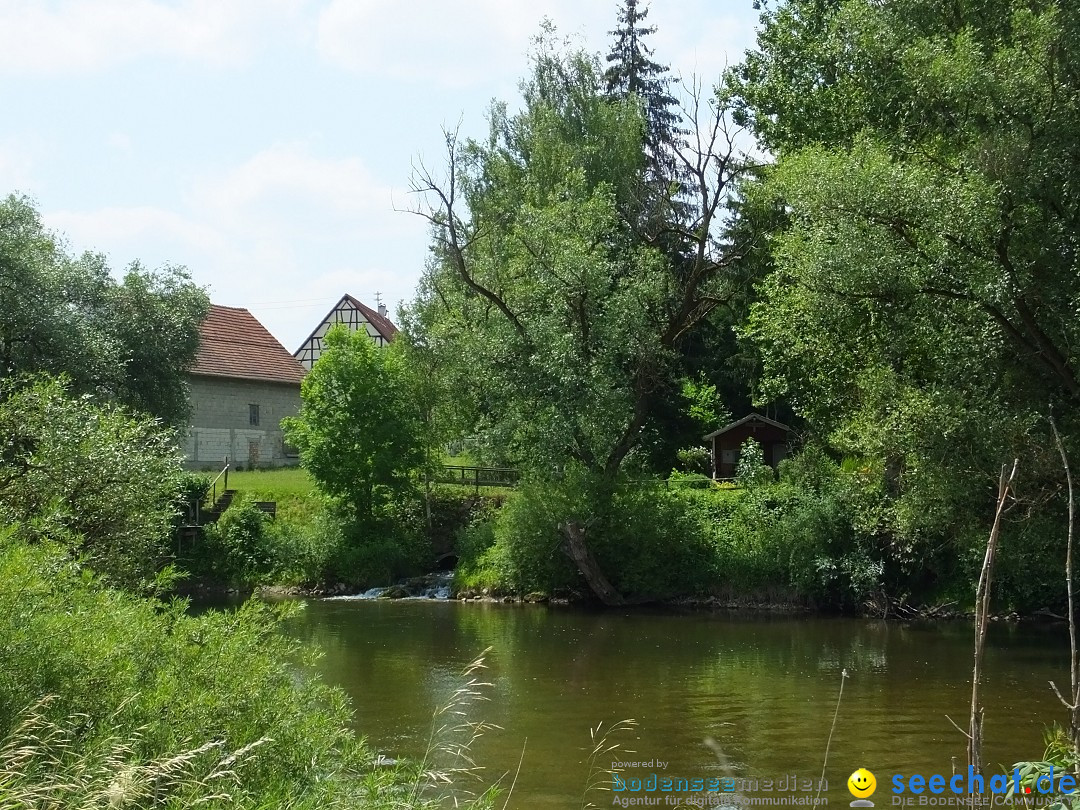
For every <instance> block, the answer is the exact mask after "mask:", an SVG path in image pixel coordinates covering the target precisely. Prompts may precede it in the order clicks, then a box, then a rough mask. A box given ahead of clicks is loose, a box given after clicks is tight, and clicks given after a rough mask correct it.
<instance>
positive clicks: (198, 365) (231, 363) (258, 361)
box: [191, 304, 307, 384]
mask: <svg viewBox="0 0 1080 810" xmlns="http://www.w3.org/2000/svg"><path fill="white" fill-rule="evenodd" d="M199 338H200V340H199V354H198V356H197V357H196V358H195V365H193V366H192V367H191V373H192V374H198V375H202V376H206V377H236V378H238V379H242V380H266V381H269V382H282V383H295V384H299V383H300V381H301V380H302V379H303V378H304V374H306V373H307V372H306V371H305V370H304V367H303V366H302V365H300V363H298V362H297V361H296V358H294V357H293V356H292V355H291V354H289V352H288V351H286V349H285V347H284V346H282V345H281V344H280V343H278V341H277V339H276V338H274V336H273V335H271V334H270V333H269V332H267V331H266V327H265V326H263V325H262V324H261V323H259V322H258V321H257V320H255V316H254V315H252V314H251V313H250V312H248V311H247V310H246V309H239V308H237V307H223V306H218V305H217V304H211V305H210V314H209V315H207V316H206V320H205V321H203V322H202V326H200V327H199Z"/></svg>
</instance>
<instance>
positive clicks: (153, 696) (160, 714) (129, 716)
mask: <svg viewBox="0 0 1080 810" xmlns="http://www.w3.org/2000/svg"><path fill="white" fill-rule="evenodd" d="M13 534H14V532H13V531H12V530H11V529H8V530H6V532H5V533H4V535H3V536H2V537H0V649H2V650H3V651H4V667H3V672H2V674H0V737H4V736H7V735H8V734H10V733H11V732H12V731H13V730H14V728H15V725H16V724H17V723H18V722H19V720H20V719H21V718H22V717H23V716H24V713H25V712H26V710H27V709H28V708H29V707H34V706H38V707H39V708H38V711H39V712H41V713H43V715H44V717H45V718H47V719H48V720H49V721H50V722H53V723H57V724H64V723H67V722H68V718H70V717H71V716H72V715H73V714H74V713H76V712H78V713H80V714H81V715H82V717H83V719H82V721H81V726H80V728H79V732H78V735H77V736H76V737H75V738H74V739H73V740H72V741H71V744H72V745H73V746H76V750H75V751H71V752H70V753H72V754H89V753H91V752H92V750H93V749H94V748H95V746H97V745H99V744H102V743H103V742H107V741H109V740H113V739H118V740H121V741H124V743H125V744H127V745H130V746H132V748H133V755H134V756H135V757H136V758H138V760H142V761H146V760H151V759H156V758H160V757H163V756H168V755H170V754H175V753H177V752H180V751H183V750H186V749H190V748H191V747H193V746H196V745H199V744H200V743H203V742H213V741H222V742H223V743H224V744H225V745H226V746H227V747H228V750H236V749H239V748H242V747H244V746H247V745H250V744H254V743H256V742H257V741H259V740H263V739H266V738H268V739H270V740H272V742H266V743H264V744H263V745H262V746H261V748H260V750H259V751H258V753H257V755H255V754H254V753H253V755H252V756H251V758H250V759H245V760H243V761H241V762H238V763H237V765H236V770H237V775H238V777H240V779H241V781H242V783H243V785H244V787H243V790H242V791H241V792H242V793H243V794H245V795H247V796H249V797H255V796H260V795H261V796H262V797H263V798H264V799H268V800H270V799H272V800H273V801H272V803H273V804H274V806H281V805H282V804H285V803H286V800H287V799H290V798H301V797H304V796H314V795H318V794H319V793H320V792H321V788H320V787H319V786H318V783H319V782H320V781H322V780H326V781H327V782H328V783H333V782H335V781H339V780H341V779H343V778H344V777H345V775H346V773H347V772H348V771H350V770H351V769H353V768H359V767H361V766H362V765H363V764H364V763H365V762H370V756H369V755H368V754H367V753H366V752H364V751H363V750H362V749H361V748H360V747H359V746H358V744H357V742H356V741H355V739H353V737H352V735H351V734H350V733H349V732H348V731H347V730H346V726H347V723H348V719H349V715H348V711H347V708H346V702H345V699H344V696H343V695H342V694H341V692H339V691H338V690H336V689H330V688H328V687H326V686H325V685H323V684H322V683H320V682H319V681H317V680H314V679H312V678H310V677H308V676H306V675H300V674H299V673H300V672H302V670H300V669H298V668H297V666H296V665H297V664H298V663H300V661H301V660H302V657H301V655H300V653H301V650H300V648H299V647H298V646H297V645H296V644H295V643H293V642H290V641H287V640H286V639H285V638H284V636H282V635H281V634H279V633H278V632H277V630H276V626H277V619H278V615H279V613H278V612H276V611H275V610H272V609H271V608H269V607H267V606H266V605H264V604H260V603H258V602H249V603H248V604H246V605H244V606H243V607H242V608H240V609H239V610H237V611H235V612H233V613H229V614H224V613H217V612H208V613H204V614H202V615H200V616H195V617H193V616H189V615H187V614H186V612H185V607H186V605H185V603H183V602H178V603H173V604H165V603H161V602H155V601H153V600H144V599H140V598H137V597H134V596H130V595H125V594H123V593H121V592H118V591H115V590H111V589H109V588H107V587H105V586H104V585H103V584H102V583H101V582H100V581H99V580H98V579H97V578H95V577H94V576H92V575H90V574H89V573H88V572H86V571H85V570H82V571H80V570H79V569H78V568H77V567H76V566H75V565H74V564H72V563H70V562H69V561H68V560H67V558H66V556H65V555H64V554H63V553H62V551H60V550H59V549H58V548H56V547H54V546H52V545H50V544H43V545H42V546H40V547H38V548H32V547H28V546H26V545H23V544H21V543H17V542H13V539H12V536H13ZM45 696H51V699H50V701H49V702H48V703H46V704H44V705H42V704H41V703H40V702H41V700H42V698H43V697H45ZM279 800H280V802H281V804H279V803H278V801H279ZM229 806H233V805H231V804H230V805H229ZM236 806H247V803H246V802H245V803H242V804H241V803H238V804H237V805H236Z"/></svg>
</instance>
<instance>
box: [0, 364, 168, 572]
mask: <svg viewBox="0 0 1080 810" xmlns="http://www.w3.org/2000/svg"><path fill="white" fill-rule="evenodd" d="M0 441H2V444H0V523H3V524H14V525H15V526H16V527H17V528H16V530H15V531H16V534H17V536H18V537H19V538H21V539H22V540H23V541H25V542H38V541H39V540H42V539H51V540H55V541H63V542H65V543H66V544H67V545H68V546H69V547H70V548H71V549H72V551H73V553H75V554H78V555H80V556H82V557H83V558H84V560H85V562H86V564H87V565H89V566H90V567H92V568H93V569H94V570H96V571H97V572H98V573H100V574H105V575H107V576H108V577H109V578H110V579H111V580H112V581H113V582H114V583H115V584H118V585H123V586H126V587H144V586H146V585H148V584H149V583H150V582H151V581H152V580H153V579H154V576H155V574H156V573H157V571H158V569H159V568H160V567H161V565H162V563H163V561H164V559H165V557H166V555H167V554H168V553H169V545H168V544H169V539H170V537H171V536H172V531H173V526H174V518H175V517H176V515H177V514H178V512H179V508H180V503H179V501H178V498H177V489H178V487H179V486H180V478H181V476H180V460H179V457H178V455H177V453H176V449H175V443H174V437H173V436H172V435H171V434H170V433H167V432H163V431H162V430H161V427H160V425H159V424H157V423H156V422H155V421H153V420H151V419H149V418H146V417H133V416H131V415H129V414H128V413H127V412H125V411H124V410H123V409H121V408H119V407H117V406H114V405H99V404H97V403H96V402H95V401H94V400H93V398H91V397H89V396H81V397H78V396H74V395H73V394H72V393H71V391H70V390H68V388H66V387H65V385H64V384H63V383H61V382H58V381H56V380H50V379H47V378H39V379H37V380H35V381H33V382H32V383H31V382H27V381H25V380H22V381H18V382H16V381H13V380H8V381H5V382H2V383H0Z"/></svg>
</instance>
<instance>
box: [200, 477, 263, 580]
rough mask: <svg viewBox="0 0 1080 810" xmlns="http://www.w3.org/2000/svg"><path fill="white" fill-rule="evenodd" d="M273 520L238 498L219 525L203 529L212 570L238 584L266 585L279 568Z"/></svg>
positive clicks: (247, 501)
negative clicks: (267, 580) (271, 527)
mask: <svg viewBox="0 0 1080 810" xmlns="http://www.w3.org/2000/svg"><path fill="white" fill-rule="evenodd" d="M269 523H270V518H269V517H268V516H267V515H266V514H265V513H264V512H262V511H261V510H260V509H258V508H256V506H255V504H254V503H252V502H251V501H249V500H247V499H246V498H237V499H236V500H234V501H233V502H232V503H231V504H230V505H229V508H228V509H226V510H225V511H224V512H223V513H222V515H221V517H220V518H218V520H217V522H216V523H210V524H207V525H206V526H204V527H203V536H204V546H203V552H204V554H205V555H206V557H207V559H208V562H209V568H210V570H211V571H212V572H213V573H214V574H215V575H216V576H217V577H218V578H220V579H222V580H224V581H227V582H232V583H235V584H255V583H259V582H262V581H264V580H265V579H266V578H267V577H268V576H269V575H270V574H272V573H273V572H274V571H275V569H276V568H277V564H278V562H279V561H278V560H277V554H276V551H277V549H276V548H275V543H274V542H273V539H272V536H271V529H270V527H269Z"/></svg>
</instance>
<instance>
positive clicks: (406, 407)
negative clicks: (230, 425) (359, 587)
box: [282, 326, 425, 584]
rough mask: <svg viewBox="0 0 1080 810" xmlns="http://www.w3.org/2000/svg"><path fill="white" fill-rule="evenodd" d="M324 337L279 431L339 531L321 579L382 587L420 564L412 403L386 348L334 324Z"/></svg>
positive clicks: (416, 429) (416, 418)
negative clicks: (337, 546)
mask: <svg viewBox="0 0 1080 810" xmlns="http://www.w3.org/2000/svg"><path fill="white" fill-rule="evenodd" d="M325 340H326V348H325V350H324V351H323V353H322V355H321V356H320V357H319V360H318V362H316V363H315V365H314V366H313V367H312V369H311V371H310V373H308V375H307V376H306V377H305V378H304V382H303V384H302V386H301V397H302V399H303V404H302V406H301V409H300V414H299V415H298V416H296V417H290V418H287V419H285V420H283V422H282V427H283V429H284V431H285V436H286V440H287V441H289V442H290V443H291V444H293V445H295V446H296V447H297V448H298V449H299V451H300V458H301V460H302V462H303V465H304V467H305V468H306V469H307V470H308V471H309V472H310V473H311V475H312V477H314V479H315V480H316V481H317V482H318V485H319V488H320V490H321V491H322V492H323V493H325V494H326V495H327V496H329V497H330V498H331V499H332V501H333V504H334V507H335V514H336V516H337V518H338V519H339V520H340V522H341V524H342V525H341V531H342V532H343V533H344V536H345V543H344V544H343V546H342V550H341V551H342V553H341V554H340V555H338V556H337V559H336V560H335V561H334V565H333V570H332V571H330V572H328V573H329V574H332V575H333V576H335V578H337V579H340V580H342V581H346V582H361V583H367V584H388V582H389V581H390V580H392V579H393V578H394V577H395V576H400V575H402V574H404V573H407V572H416V569H417V567H418V565H422V563H423V562H425V555H424V552H423V545H422V535H421V532H422V529H423V524H422V522H421V521H422V518H421V517H420V514H419V510H420V506H419V498H418V495H417V492H416V484H417V481H416V474H417V471H418V470H419V469H420V468H421V467H422V466H423V464H424V461H425V445H424V442H423V421H422V418H421V417H422V412H421V408H420V404H419V401H418V397H417V395H416V392H415V390H414V387H413V378H412V377H411V376H410V375H408V374H407V373H406V371H405V369H404V367H403V365H402V359H401V356H400V354H399V352H397V351H396V350H395V349H393V348H392V347H391V348H389V349H385V350H384V349H380V348H378V347H376V346H375V344H374V343H372V341H371V339H370V338H369V337H368V336H367V333H365V332H363V331H358V332H352V331H350V330H348V329H347V328H345V327H344V326H334V327H332V328H331V329H330V331H329V332H327V335H326V339H325Z"/></svg>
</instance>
